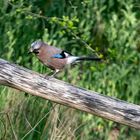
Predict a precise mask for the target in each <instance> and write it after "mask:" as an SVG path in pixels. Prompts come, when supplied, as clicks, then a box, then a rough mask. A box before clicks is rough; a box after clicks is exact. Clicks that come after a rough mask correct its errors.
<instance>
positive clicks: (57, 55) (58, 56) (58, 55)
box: [52, 54, 63, 58]
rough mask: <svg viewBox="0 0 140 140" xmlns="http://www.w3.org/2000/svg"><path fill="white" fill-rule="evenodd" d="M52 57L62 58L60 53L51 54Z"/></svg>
mask: <svg viewBox="0 0 140 140" xmlns="http://www.w3.org/2000/svg"><path fill="white" fill-rule="evenodd" d="M52 58H63V56H62V55H61V54H55V55H53V56H52Z"/></svg>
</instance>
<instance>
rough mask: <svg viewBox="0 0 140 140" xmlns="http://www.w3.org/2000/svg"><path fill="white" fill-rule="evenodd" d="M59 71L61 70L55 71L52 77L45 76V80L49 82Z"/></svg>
mask: <svg viewBox="0 0 140 140" xmlns="http://www.w3.org/2000/svg"><path fill="white" fill-rule="evenodd" d="M59 71H60V70H59V69H55V72H54V73H53V74H52V75H51V76H48V75H45V78H47V79H48V80H49V79H50V78H53V77H54V76H55V75H56V74H57V73H58V72H59Z"/></svg>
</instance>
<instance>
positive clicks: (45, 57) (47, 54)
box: [29, 40, 101, 77]
mask: <svg viewBox="0 0 140 140" xmlns="http://www.w3.org/2000/svg"><path fill="white" fill-rule="evenodd" d="M29 53H34V54H35V55H36V56H37V58H38V59H39V60H40V61H41V62H42V63H43V64H44V65H46V66H47V67H49V68H50V69H52V70H54V73H53V75H51V77H54V76H55V75H56V74H57V73H58V72H59V71H61V70H63V69H64V68H65V67H66V66H67V65H70V64H73V63H76V62H79V61H84V60H93V61H100V60H101V59H100V58H95V57H79V56H73V55H72V54H70V53H68V52H67V51H64V50H61V49H59V48H56V47H54V46H50V45H48V44H47V43H44V42H43V41H40V40H38V41H35V42H33V43H32V44H31V47H30V49H29Z"/></svg>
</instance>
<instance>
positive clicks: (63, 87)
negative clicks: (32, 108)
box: [0, 59, 140, 129]
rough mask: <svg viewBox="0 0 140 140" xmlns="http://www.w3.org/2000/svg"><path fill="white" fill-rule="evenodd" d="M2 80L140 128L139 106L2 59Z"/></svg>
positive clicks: (58, 101)
mask: <svg viewBox="0 0 140 140" xmlns="http://www.w3.org/2000/svg"><path fill="white" fill-rule="evenodd" d="M0 84H2V85H6V86H10V87H13V88H16V89H19V90H22V91H25V92H28V93H30V94H32V95H35V96H39V97H42V98H45V99H48V100H51V101H54V102H56V103H60V104H63V105H66V106H69V107H72V108H76V109H79V110H81V111H85V112H88V113H91V114H95V115H97V116H100V117H103V118H106V119H109V120H112V121H115V122H118V123H121V124H125V125H128V126H131V127H134V128H137V129H140V106H138V105H134V104H131V103H127V102H125V101H121V100H119V99H115V98H111V97H108V96H104V95H101V94H99V93H96V92H93V91H88V90H85V89H82V88H79V87H76V86H73V85H70V84H68V83H65V82H63V81H60V80H57V79H54V78H53V79H50V80H47V79H45V78H44V76H42V75H41V74H38V73H35V72H33V71H31V70H28V69H26V68H23V67H20V66H17V65H15V64H11V63H9V62H7V61H5V60H3V59H0Z"/></svg>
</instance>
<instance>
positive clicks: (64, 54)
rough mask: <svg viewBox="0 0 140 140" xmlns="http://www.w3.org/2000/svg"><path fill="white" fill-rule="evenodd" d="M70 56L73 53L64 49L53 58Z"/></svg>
mask: <svg viewBox="0 0 140 140" xmlns="http://www.w3.org/2000/svg"><path fill="white" fill-rule="evenodd" d="M69 56H72V54H70V53H68V52H66V51H62V52H61V53H58V54H54V55H53V56H52V58H59V59H64V58H68V57H69Z"/></svg>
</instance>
